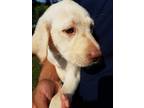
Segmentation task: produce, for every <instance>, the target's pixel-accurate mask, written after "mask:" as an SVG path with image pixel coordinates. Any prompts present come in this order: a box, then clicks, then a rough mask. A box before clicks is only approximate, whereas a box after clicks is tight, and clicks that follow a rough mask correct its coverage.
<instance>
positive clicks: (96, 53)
mask: <svg viewBox="0 0 144 108" xmlns="http://www.w3.org/2000/svg"><path fill="white" fill-rule="evenodd" d="M101 55H102V53H101V51H100V50H93V51H91V52H90V53H89V58H90V59H91V60H92V61H97V59H99V58H100V57H101Z"/></svg>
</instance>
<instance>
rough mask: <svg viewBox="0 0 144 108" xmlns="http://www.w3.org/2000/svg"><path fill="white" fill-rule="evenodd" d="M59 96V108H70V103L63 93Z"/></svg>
mask: <svg viewBox="0 0 144 108" xmlns="http://www.w3.org/2000/svg"><path fill="white" fill-rule="evenodd" d="M60 95H61V105H62V106H61V108H70V101H69V98H68V96H66V95H64V94H63V93H60Z"/></svg>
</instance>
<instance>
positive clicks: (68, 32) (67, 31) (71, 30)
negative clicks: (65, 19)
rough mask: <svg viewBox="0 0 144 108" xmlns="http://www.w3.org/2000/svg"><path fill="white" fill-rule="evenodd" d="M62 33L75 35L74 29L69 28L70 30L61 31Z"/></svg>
mask: <svg viewBox="0 0 144 108" xmlns="http://www.w3.org/2000/svg"><path fill="white" fill-rule="evenodd" d="M63 31H64V32H65V33H67V34H73V33H75V28H74V27H71V28H68V29H66V30H63Z"/></svg>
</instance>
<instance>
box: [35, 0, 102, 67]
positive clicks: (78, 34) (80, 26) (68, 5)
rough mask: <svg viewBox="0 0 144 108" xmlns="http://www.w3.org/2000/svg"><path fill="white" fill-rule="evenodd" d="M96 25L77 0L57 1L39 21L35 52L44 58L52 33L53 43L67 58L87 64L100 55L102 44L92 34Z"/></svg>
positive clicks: (82, 64) (69, 60) (76, 63)
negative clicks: (92, 27)
mask: <svg viewBox="0 0 144 108" xmlns="http://www.w3.org/2000/svg"><path fill="white" fill-rule="evenodd" d="M93 25H94V22H93V20H92V19H91V18H90V16H89V14H88V12H87V11H86V10H85V9H84V8H82V7H81V6H80V5H78V4H77V3H75V2H73V1H71V0H63V1H61V2H59V3H56V4H54V5H52V6H51V7H50V8H49V9H48V10H47V11H46V12H45V13H44V15H43V16H42V17H41V18H40V20H39V21H38V24H37V27H36V30H35V33H34V36H33V52H34V53H35V54H37V55H38V56H39V58H40V60H41V61H43V60H44V58H46V57H47V49H48V44H49V43H48V42H49V37H51V40H52V43H53V46H54V47H55V49H56V50H57V51H58V52H59V53H60V54H61V55H62V57H63V58H64V59H65V60H66V61H68V62H71V63H73V64H75V65H77V66H80V67H84V66H87V65H89V64H91V63H92V62H93V61H94V60H95V59H96V58H98V57H99V56H101V51H100V47H99V45H98V43H97V42H96V40H95V39H94V38H93V36H92V34H91V26H93ZM52 50H53V49H52ZM53 54H54V53H53Z"/></svg>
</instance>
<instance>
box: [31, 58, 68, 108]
mask: <svg viewBox="0 0 144 108" xmlns="http://www.w3.org/2000/svg"><path fill="white" fill-rule="evenodd" d="M50 69H51V71H50ZM59 81H60V80H59V78H58V76H57V74H56V71H55V68H54V66H53V65H52V64H51V63H50V62H49V61H47V60H45V61H44V62H43V64H42V70H41V73H40V77H39V82H38V84H37V86H36V88H35V89H34V91H33V97H32V98H33V99H32V108H48V105H49V103H50V100H51V98H52V97H53V95H54V94H55V93H57V92H60V94H61V103H62V104H61V105H62V106H61V108H69V107H70V102H69V99H68V97H67V96H65V95H63V93H62V91H60V90H59V87H60V86H61V85H60V82H59Z"/></svg>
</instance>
